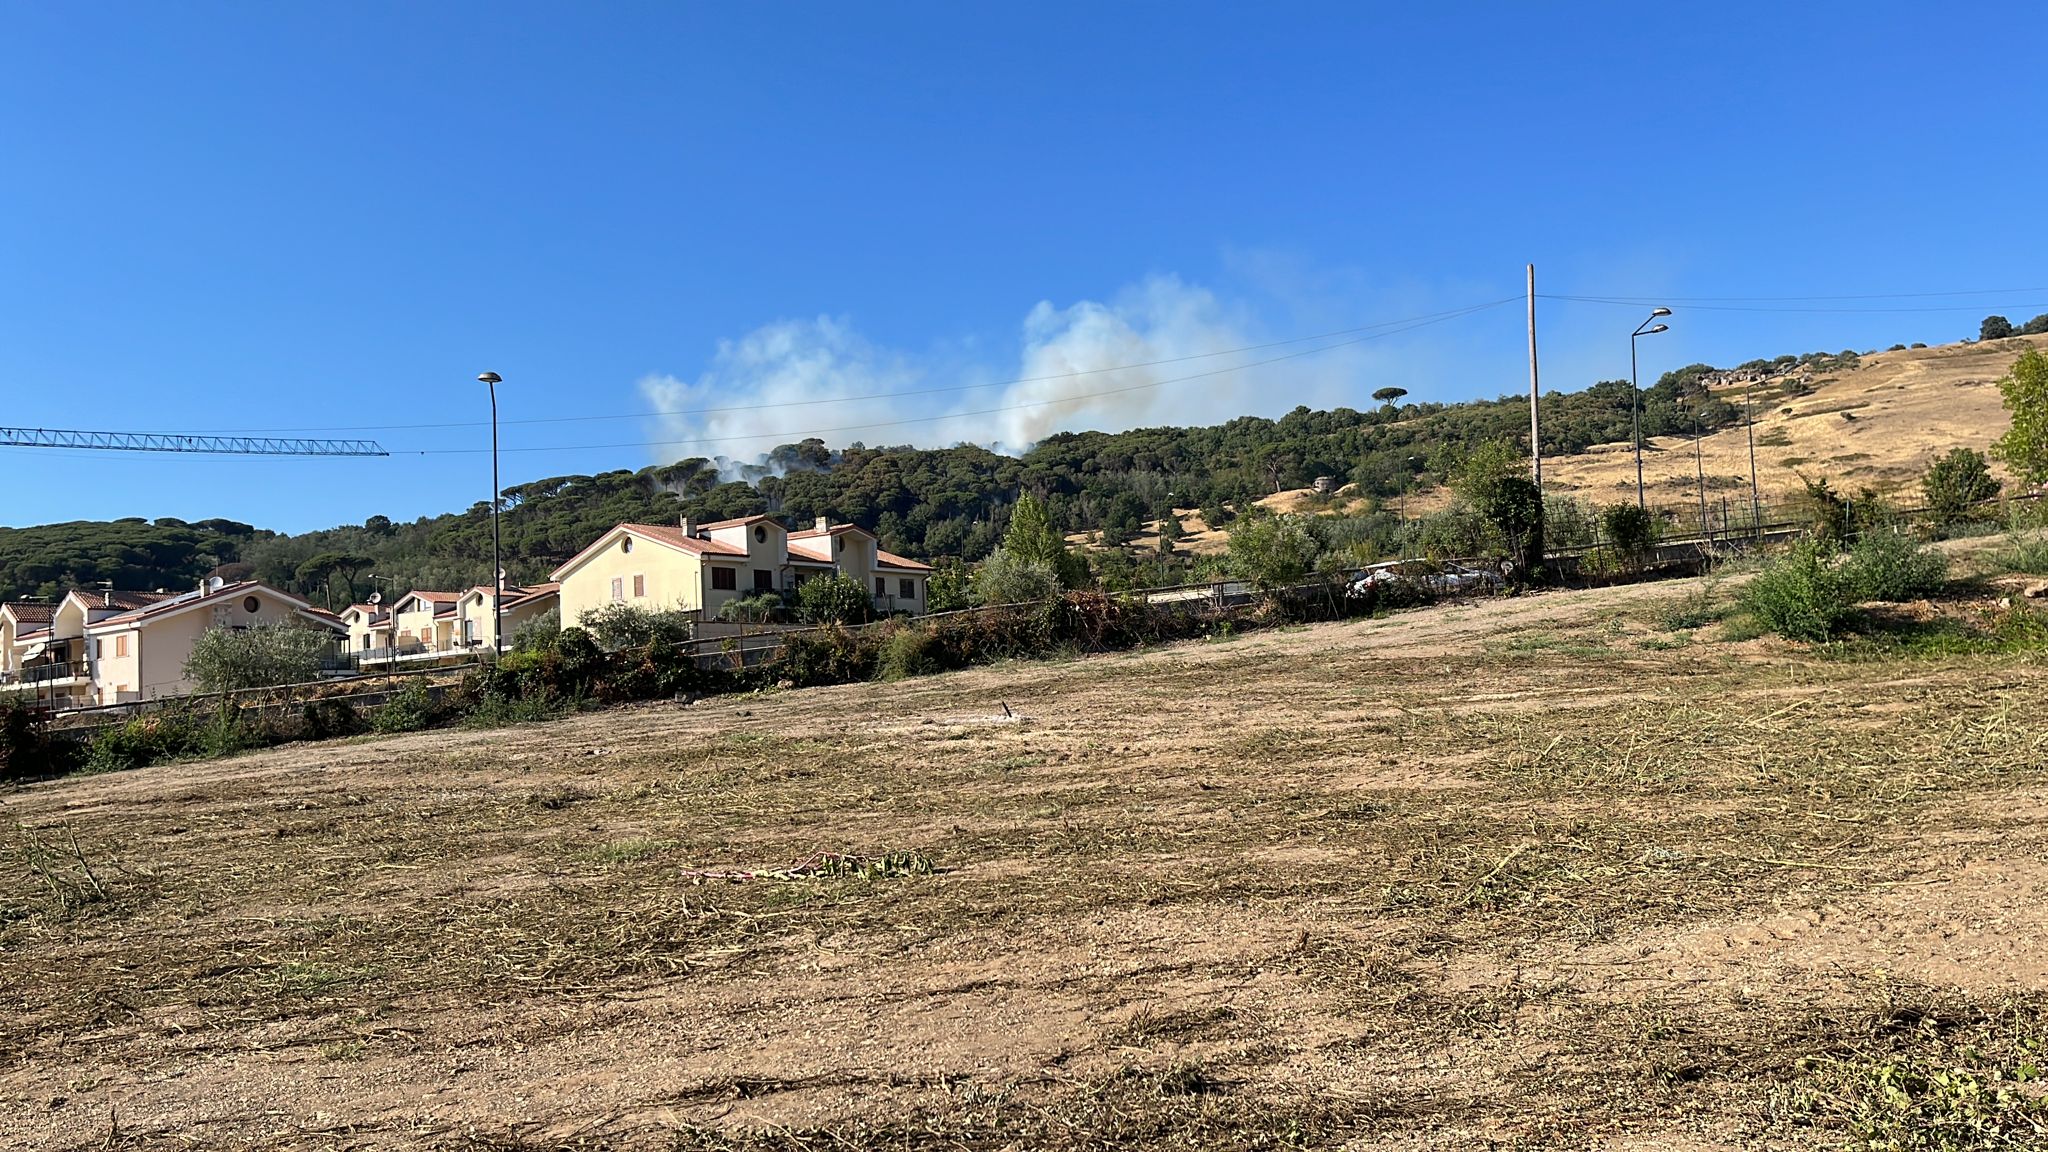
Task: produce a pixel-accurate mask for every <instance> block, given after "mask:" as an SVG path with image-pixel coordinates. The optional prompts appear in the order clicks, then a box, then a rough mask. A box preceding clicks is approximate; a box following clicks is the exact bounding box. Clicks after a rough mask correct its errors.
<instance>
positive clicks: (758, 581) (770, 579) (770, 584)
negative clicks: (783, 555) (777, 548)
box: [754, 568, 775, 592]
mask: <svg viewBox="0 0 2048 1152" xmlns="http://www.w3.org/2000/svg"><path fill="white" fill-rule="evenodd" d="M754 591H756V592H773V591H775V573H773V572H771V571H769V570H768V569H766V568H756V569H754Z"/></svg>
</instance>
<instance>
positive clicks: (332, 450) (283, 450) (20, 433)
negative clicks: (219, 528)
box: [0, 428, 391, 456]
mask: <svg viewBox="0 0 2048 1152" xmlns="http://www.w3.org/2000/svg"><path fill="white" fill-rule="evenodd" d="M0 445H11V446H13V447H17V448H97V449H102V450H105V451H110V452H199V453H212V454H215V455H226V456H389V455H391V453H389V452H386V451H385V450H384V446H383V445H382V444H379V443H377V442H376V441H375V440H272V439H267V438H265V437H260V436H188V435H183V434H180V433H165V432H78V431H74V430H71V429H66V428H0Z"/></svg>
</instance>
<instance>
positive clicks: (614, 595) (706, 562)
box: [551, 516, 931, 625]
mask: <svg viewBox="0 0 2048 1152" xmlns="http://www.w3.org/2000/svg"><path fill="white" fill-rule="evenodd" d="M832 573H840V574H843V575H846V576H849V577H852V578H853V579H854V580H857V581H859V582H860V585H861V586H862V587H863V588H866V589H868V590H870V592H871V593H872V594H873V596H874V603H875V610H876V611H877V612H884V613H887V612H910V613H913V614H922V613H923V612H924V610H925V600H926V592H927V584H928V582H929V580H930V578H931V567H930V566H929V565H926V564H920V563H918V562H917V561H915V560H909V559H905V558H904V557H901V556H898V555H895V554H894V553H891V552H887V551H884V550H883V549H881V548H880V547H879V546H878V545H877V542H876V540H875V536H874V533H872V532H868V531H866V530H865V529H862V528H858V527H855V526H854V525H852V524H829V523H827V522H826V521H825V519H824V518H823V517H820V518H819V519H818V521H817V523H816V524H815V525H814V526H813V527H811V528H809V529H806V530H805V531H802V532H791V531H789V530H787V529H786V528H784V527H783V526H782V524H781V522H780V521H778V520H776V519H775V518H774V517H771V516H747V517H743V518H741V519H738V520H720V521H717V522H715V523H711V524H704V525H698V524H696V523H693V522H692V521H691V520H690V519H689V518H688V517H685V518H683V520H682V522H681V523H679V524H676V525H673V526H671V525H665V524H621V525H619V526H617V527H616V528H613V529H612V530H611V531H609V532H607V533H605V534H604V535H603V536H600V537H598V539H597V540H596V541H595V542H594V543H592V544H591V545H590V546H589V547H588V548H585V549H584V550H583V551H581V552H579V553H577V554H576V555H575V556H574V557H572V558H571V559H570V560H569V562H568V563H566V564H563V565H562V566H561V567H560V568H557V569H555V571H554V573H553V574H552V577H551V578H552V579H553V580H554V581H556V582H557V583H558V584H559V585H560V586H561V590H560V597H561V610H562V623H563V624H564V625H573V624H575V623H577V622H578V621H580V620H581V619H583V616H584V614H585V613H588V612H590V611H592V610H593V609H596V608H600V607H603V606H604V605H606V604H633V605H638V606H640V607H643V608H648V609H652V610H656V611H668V610H680V611H685V612H695V613H699V614H700V618H701V619H707V620H708V619H711V618H713V617H715V616H717V614H718V611H719V609H721V608H723V607H724V606H725V605H726V604H728V603H730V602H731V601H733V600H736V599H739V598H741V597H744V596H751V595H755V594H757V593H762V592H768V593H781V592H785V591H790V590H793V589H795V588H796V587H798V586H799V585H801V584H802V583H803V582H804V581H805V580H808V579H810V578H812V577H814V576H819V575H829V574H832Z"/></svg>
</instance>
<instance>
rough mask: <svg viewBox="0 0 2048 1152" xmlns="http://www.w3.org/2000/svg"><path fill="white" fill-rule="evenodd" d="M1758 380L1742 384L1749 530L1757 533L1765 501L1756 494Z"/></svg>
mask: <svg viewBox="0 0 2048 1152" xmlns="http://www.w3.org/2000/svg"><path fill="white" fill-rule="evenodd" d="M1755 387H1756V381H1754V380H1746V381H1744V382H1743V384H1742V430H1743V431H1744V432H1745V433H1747V434H1748V436H1749V531H1750V534H1751V535H1756V534H1757V533H1759V532H1760V531H1761V530H1762V527H1763V517H1764V514H1763V502H1762V501H1761V500H1759V499H1758V498H1757V494H1756V403H1755V401H1754V400H1753V399H1752V398H1751V395H1750V393H1751V390H1752V389H1754V388H1755Z"/></svg>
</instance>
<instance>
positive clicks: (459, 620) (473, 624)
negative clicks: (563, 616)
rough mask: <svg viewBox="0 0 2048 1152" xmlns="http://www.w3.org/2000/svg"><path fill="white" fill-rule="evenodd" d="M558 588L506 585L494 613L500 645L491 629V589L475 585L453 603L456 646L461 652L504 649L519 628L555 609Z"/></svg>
mask: <svg viewBox="0 0 2048 1152" xmlns="http://www.w3.org/2000/svg"><path fill="white" fill-rule="evenodd" d="M560 588H561V586H560V585H558V584H554V583H548V584H532V585H528V586H525V587H517V588H515V587H513V586H512V585H510V584H508V585H506V586H505V600H504V607H503V608H502V609H501V610H500V611H499V613H498V616H499V618H500V620H501V621H502V628H503V632H504V640H503V641H502V642H501V641H500V640H499V637H498V635H497V633H496V632H495V631H494V630H493V627H492V619H491V586H490V585H488V584H479V585H478V586H476V587H474V588H471V589H470V590H469V591H467V592H464V593H463V594H462V596H461V598H460V599H458V600H456V602H455V635H456V641H457V643H459V644H460V645H461V646H463V647H464V648H485V649H489V648H501V649H502V648H504V647H505V645H506V644H507V643H509V642H510V641H511V638H512V636H513V635H514V634H515V633H517V632H518V631H519V628H520V626H521V625H523V624H525V623H526V622H527V621H529V620H532V619H533V618H534V617H536V616H539V615H541V614H543V613H545V612H547V611H548V610H549V609H552V608H554V607H555V606H556V604H557V603H558V598H557V593H558V592H559V590H560Z"/></svg>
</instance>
